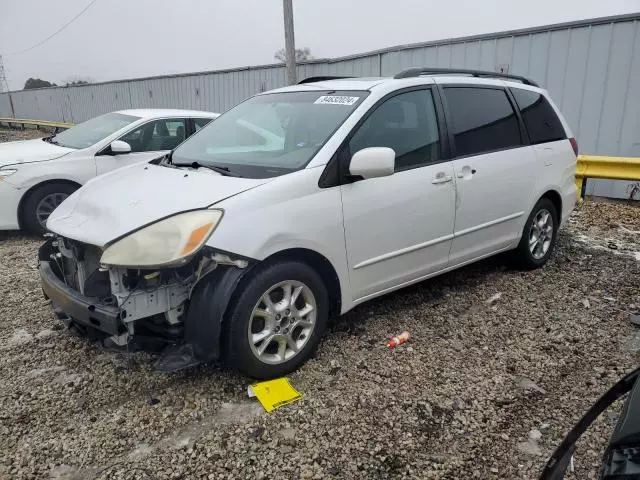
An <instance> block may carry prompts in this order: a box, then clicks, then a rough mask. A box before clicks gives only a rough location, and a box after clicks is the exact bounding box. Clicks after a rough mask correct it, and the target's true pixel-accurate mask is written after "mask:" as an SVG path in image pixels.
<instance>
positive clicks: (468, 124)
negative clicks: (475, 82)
mask: <svg viewBox="0 0 640 480" xmlns="http://www.w3.org/2000/svg"><path fill="white" fill-rule="evenodd" d="M444 92H445V97H446V99H447V105H448V106H449V113H450V114H451V123H452V130H453V135H454V139H455V145H456V155H457V156H464V155H479V154H481V153H484V152H491V151H495V150H503V149H505V148H511V147H518V146H520V145H522V140H521V138H520V127H519V125H518V119H517V117H516V113H515V111H514V110H513V107H512V106H511V102H509V98H508V97H507V93H506V92H505V91H504V90H500V89H491V88H474V87H447V88H445V89H444Z"/></svg>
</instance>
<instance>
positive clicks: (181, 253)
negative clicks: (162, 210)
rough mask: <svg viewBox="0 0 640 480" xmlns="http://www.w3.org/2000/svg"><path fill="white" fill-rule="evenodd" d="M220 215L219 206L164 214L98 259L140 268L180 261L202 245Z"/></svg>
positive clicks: (164, 265)
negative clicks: (176, 213) (164, 216)
mask: <svg viewBox="0 0 640 480" xmlns="http://www.w3.org/2000/svg"><path fill="white" fill-rule="evenodd" d="M221 218H222V210H194V211H191V212H185V213H179V214H178V215H174V216H172V217H169V218H165V219H164V220H160V221H159V222H156V223H153V224H151V225H149V226H147V227H144V228H141V229H140V230H137V231H136V232H133V233H131V234H129V235H127V236H126V237H124V238H122V239H120V240H118V241H116V242H115V243H113V244H111V245H109V246H108V247H107V248H106V249H105V251H104V253H103V254H102V258H101V259H100V263H101V264H103V265H115V266H122V267H142V268H149V267H167V266H174V265H180V264H182V263H184V262H186V261H188V259H189V257H191V255H193V254H194V253H196V252H197V251H198V250H199V249H200V248H201V247H202V246H203V245H204V242H206V241H207V239H208V238H209V237H210V236H211V234H212V233H213V231H214V230H215V228H216V226H217V225H218V222H219V221H220V219H221Z"/></svg>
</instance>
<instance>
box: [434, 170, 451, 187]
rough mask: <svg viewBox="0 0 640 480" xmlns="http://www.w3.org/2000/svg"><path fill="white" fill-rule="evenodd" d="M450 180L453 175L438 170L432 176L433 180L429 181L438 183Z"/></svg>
mask: <svg viewBox="0 0 640 480" xmlns="http://www.w3.org/2000/svg"><path fill="white" fill-rule="evenodd" d="M452 180H453V177H452V176H451V175H447V174H446V173H445V172H438V173H436V176H435V177H434V178H433V180H431V183H433V184H434V185H438V184H440V183H448V182H451V181H452Z"/></svg>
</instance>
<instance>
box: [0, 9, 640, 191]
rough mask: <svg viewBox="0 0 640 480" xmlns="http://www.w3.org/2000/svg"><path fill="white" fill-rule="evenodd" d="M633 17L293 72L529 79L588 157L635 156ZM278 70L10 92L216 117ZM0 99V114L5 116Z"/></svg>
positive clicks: (43, 107) (638, 121) (25, 102)
mask: <svg viewBox="0 0 640 480" xmlns="http://www.w3.org/2000/svg"><path fill="white" fill-rule="evenodd" d="M639 21H640V13H637V14H630V15H621V16H615V17H607V18H598V19H592V20H584V21H579V22H572V23H564V24H557V25H549V26H543V27H536V28H530V29H524V30H514V31H508V32H501V33H496V34H488V35H477V36H473V37H465V38H457V39H446V40H439V41H434V42H427V43H421V44H413V45H402V46H398V47H393V48H388V49H383V50H378V51H374V52H369V53H365V54H361V55H352V56H348V57H342V58H338V59H331V60H314V61H311V62H305V63H302V64H300V65H298V76H299V78H305V77H309V76H315V75H347V76H380V75H383V76H388V75H393V74H395V73H397V72H398V71H400V70H402V69H404V68H408V67H413V66H430V67H459V68H472V69H482V70H491V71H499V70H502V71H508V73H512V74H517V75H523V76H526V77H530V78H532V79H533V80H535V81H536V82H538V83H539V84H540V85H542V86H543V87H544V88H546V89H547V90H549V92H550V93H551V96H552V97H553V99H554V100H555V101H556V103H557V104H558V105H559V107H560V109H561V110H562V112H563V113H564V115H565V117H566V118H567V121H568V122H569V125H570V126H571V128H572V130H573V133H574V134H575V136H576V137H577V139H578V143H579V145H580V151H581V152H582V153H586V154H600V155H612V156H631V157H633V156H635V157H640V34H639V33H638V30H639V28H640V27H639ZM285 82H286V80H285V69H284V67H283V66H282V65H265V66H259V67H246V68H238V69H232V70H222V71H213V72H200V73H193V74H185V75H172V76H164V77H153V78H143V79H133V80H122V81H114V82H105V83H98V84H92V85H83V86H70V87H54V88H43V89H37V90H26V91H25V90H23V91H16V92H12V93H11V94H10V95H11V99H12V102H13V107H14V113H15V117H17V118H36V119H43V120H60V121H66V122H74V123H78V122H82V121H84V120H87V119H89V118H91V117H94V116H96V115H99V114H102V113H106V112H109V111H113V110H118V109H123V108H144V107H172V108H193V109H198V110H210V111H214V112H223V111H225V110H227V109H229V108H230V107H232V106H233V105H235V104H237V103H238V102H240V101H242V100H244V99H245V98H247V97H249V96H251V95H254V94H256V93H258V92H262V91H265V90H269V89H272V88H276V87H280V86H282V85H284V84H285ZM8 97H9V94H7V93H3V94H0V117H10V116H12V112H11V109H10V103H9V98H8ZM627 189H628V182H614V181H604V180H599V181H590V182H589V183H588V188H587V193H588V194H596V195H602V196H611V197H627V196H628V192H627Z"/></svg>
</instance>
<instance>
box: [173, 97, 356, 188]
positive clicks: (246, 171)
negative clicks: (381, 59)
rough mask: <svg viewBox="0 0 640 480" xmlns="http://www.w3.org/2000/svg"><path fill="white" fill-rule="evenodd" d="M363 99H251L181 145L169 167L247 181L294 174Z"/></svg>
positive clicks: (174, 153)
mask: <svg viewBox="0 0 640 480" xmlns="http://www.w3.org/2000/svg"><path fill="white" fill-rule="evenodd" d="M367 94H368V92H364V91H356V92H346V91H343V92H335V91H325V92H323V91H317V90H316V91H310V92H283V93H272V94H266V95H258V96H255V97H253V98H250V99H249V100H247V101H245V102H243V103H241V104H239V105H237V106H236V107H234V108H232V109H231V110H229V111H228V112H226V113H225V114H224V115H222V116H220V117H218V118H217V119H216V121H215V122H211V123H210V124H209V125H207V126H206V127H205V128H203V129H202V130H201V131H199V132H198V133H197V134H195V135H194V136H193V137H191V139H189V140H187V141H186V142H185V143H183V144H182V145H180V146H179V147H178V148H177V149H176V150H175V151H174V152H173V155H172V161H173V164H174V165H191V164H198V165H202V166H208V165H209V166H211V165H213V166H217V167H224V168H225V169H227V170H228V171H230V172H231V173H233V174H236V175H239V176H243V177H251V178H264V177H274V176H278V175H282V174H285V173H289V172H292V171H294V170H299V169H301V168H304V167H305V166H306V165H307V164H308V163H309V162H310V161H311V159H312V158H313V156H314V155H315V154H316V152H317V151H318V150H319V149H320V148H321V147H322V146H323V145H324V144H325V142H326V141H327V140H328V139H329V137H330V136H331V135H332V134H333V132H335V131H336V130H337V129H338V127H340V125H342V123H343V122H344V121H345V120H346V119H347V118H348V117H349V115H350V114H351V113H352V112H353V111H354V110H355V108H356V107H357V106H358V105H359V104H360V103H361V102H362V100H364V98H365V97H366V96H367Z"/></svg>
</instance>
